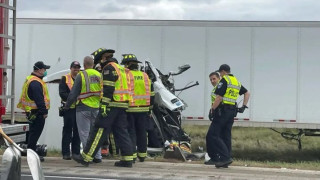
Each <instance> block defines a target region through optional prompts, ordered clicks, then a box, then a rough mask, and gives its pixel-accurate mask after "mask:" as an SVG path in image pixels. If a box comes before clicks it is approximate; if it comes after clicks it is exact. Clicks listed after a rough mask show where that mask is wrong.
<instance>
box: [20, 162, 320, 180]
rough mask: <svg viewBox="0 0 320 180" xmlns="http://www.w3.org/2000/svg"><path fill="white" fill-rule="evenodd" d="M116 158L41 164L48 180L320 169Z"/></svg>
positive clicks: (285, 178) (240, 177)
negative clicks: (118, 161) (125, 164)
mask: <svg viewBox="0 0 320 180" xmlns="http://www.w3.org/2000/svg"><path fill="white" fill-rule="evenodd" d="M114 162H115V160H103V162H102V163H99V164H90V166H89V167H83V166H82V165H80V164H78V163H76V162H75V161H73V160H63V159H62V158H61V157H47V158H46V159H45V162H43V163H42V169H43V172H44V175H45V177H46V180H57V179H68V180H73V179H80V180H81V179H85V180H97V179H142V180H143V179H153V180H157V179H170V180H176V179H177V180H180V179H181V180H182V179H183V180H185V179H201V180H202V179H210V180H211V179H228V180H230V179H235V180H244V179H250V180H251V179H255V180H262V179H281V180H289V179H290V180H296V179H297V180H298V179H299V180H304V179H320V171H312V170H297V169H296V170H293V169H284V168H281V169H279V168H257V167H240V166H232V165H231V166H229V168H221V169H217V168H215V167H214V166H210V165H204V164H198V163H193V162H174V163H171V162H154V161H151V160H148V161H146V162H143V163H141V162H137V163H135V164H134V166H133V168H119V167H115V166H114ZM21 174H22V178H21V179H23V180H29V179H32V178H31V176H30V170H29V167H28V164H27V161H26V158H25V157H22V166H21Z"/></svg>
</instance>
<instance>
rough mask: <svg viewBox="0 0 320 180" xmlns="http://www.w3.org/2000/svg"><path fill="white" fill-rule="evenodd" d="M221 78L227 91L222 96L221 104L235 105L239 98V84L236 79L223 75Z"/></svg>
mask: <svg viewBox="0 0 320 180" xmlns="http://www.w3.org/2000/svg"><path fill="white" fill-rule="evenodd" d="M223 78H224V79H225V80H226V81H227V90H226V93H225V94H224V95H223V100H222V103H223V104H228V105H235V104H236V101H237V99H238V97H239V91H240V88H241V83H240V82H239V81H238V80H237V78H236V77H234V76H230V75H224V76H223Z"/></svg>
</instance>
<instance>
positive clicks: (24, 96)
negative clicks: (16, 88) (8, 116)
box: [17, 75, 50, 112]
mask: <svg viewBox="0 0 320 180" xmlns="http://www.w3.org/2000/svg"><path fill="white" fill-rule="evenodd" d="M32 81H38V82H39V83H41V85H42V91H43V97H44V103H45V105H46V109H50V97H49V93H48V87H47V84H46V83H45V82H44V81H43V80H42V79H40V78H39V77H37V76H34V75H30V76H28V77H27V79H26V81H25V82H24V84H23V87H22V93H21V96H20V99H19V103H18V105H17V108H20V109H22V110H24V111H25V112H30V111H31V110H32V109H38V107H37V105H36V103H35V102H34V100H31V99H30V98H29V96H28V89H29V85H30V83H31V82H32Z"/></svg>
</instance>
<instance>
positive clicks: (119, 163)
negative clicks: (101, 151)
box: [114, 161, 132, 168]
mask: <svg viewBox="0 0 320 180" xmlns="http://www.w3.org/2000/svg"><path fill="white" fill-rule="evenodd" d="M114 165H115V166H117V167H128V168H131V167H132V161H117V162H115V163H114Z"/></svg>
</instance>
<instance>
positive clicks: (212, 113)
mask: <svg viewBox="0 0 320 180" xmlns="http://www.w3.org/2000/svg"><path fill="white" fill-rule="evenodd" d="M213 119H214V110H213V109H210V111H209V120H210V121H213Z"/></svg>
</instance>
